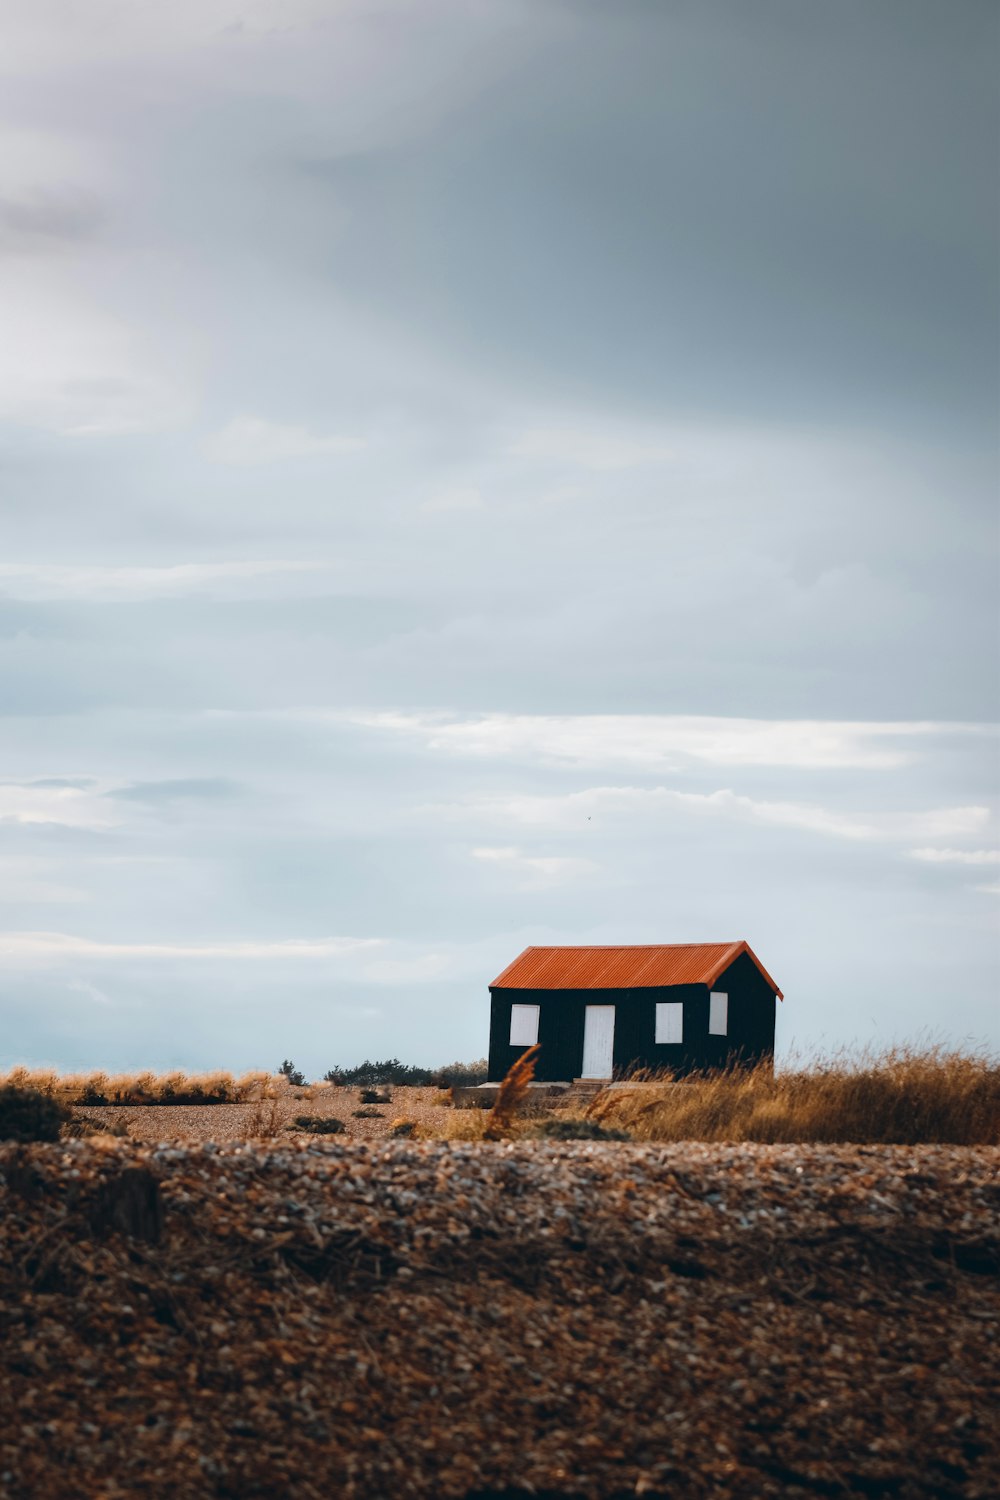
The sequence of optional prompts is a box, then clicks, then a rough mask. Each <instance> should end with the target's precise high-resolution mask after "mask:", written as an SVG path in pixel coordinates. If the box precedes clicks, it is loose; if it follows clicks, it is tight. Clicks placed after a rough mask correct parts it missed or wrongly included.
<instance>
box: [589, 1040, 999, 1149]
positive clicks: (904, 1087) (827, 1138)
mask: <svg viewBox="0 0 1000 1500" xmlns="http://www.w3.org/2000/svg"><path fill="white" fill-rule="evenodd" d="M587 1114H588V1115H589V1117H590V1118H591V1119H596V1120H598V1121H600V1123H601V1124H604V1125H612V1126H616V1127H617V1128H619V1129H622V1130H627V1131H628V1132H629V1134H630V1135H631V1136H632V1137H633V1138H634V1139H635V1140H638V1141H684V1140H698V1141H761V1142H771V1143H777V1142H789V1143H794V1142H807V1141H811V1142H850V1143H854V1144H874V1143H881V1144H886V1145H889V1144H896V1145H918V1144H934V1143H937V1144H941V1145H962V1146H972V1145H997V1144H1000V1060H998V1059H996V1058H991V1057H989V1056H986V1055H983V1054H975V1053H963V1052H948V1051H946V1050H944V1049H943V1048H940V1047H936V1048H931V1049H929V1050H926V1051H918V1050H916V1049H909V1048H897V1049H894V1050H891V1051H888V1052H884V1053H881V1054H874V1053H870V1052H869V1053H863V1054H860V1055H857V1056H855V1057H851V1056H848V1055H842V1056H839V1057H835V1058H833V1059H830V1060H827V1061H819V1062H816V1063H814V1064H813V1065H812V1066H810V1067H803V1068H797V1069H789V1070H787V1071H782V1072H778V1073H775V1072H773V1071H772V1069H771V1067H770V1066H769V1065H767V1066H764V1065H762V1066H760V1067H758V1068H755V1069H752V1070H745V1069H739V1068H733V1069H730V1070H727V1071H725V1072H719V1073H703V1074H695V1075H692V1076H691V1077H689V1078H686V1079H682V1080H678V1081H676V1082H673V1081H670V1080H668V1079H658V1080H654V1081H653V1082H647V1083H640V1084H637V1085H636V1086H635V1087H634V1088H620V1089H610V1090H605V1091H604V1092H603V1093H601V1094H599V1095H598V1096H597V1098H596V1099H595V1100H594V1101H593V1103H592V1104H591V1106H590V1108H589V1110H588V1111H587Z"/></svg>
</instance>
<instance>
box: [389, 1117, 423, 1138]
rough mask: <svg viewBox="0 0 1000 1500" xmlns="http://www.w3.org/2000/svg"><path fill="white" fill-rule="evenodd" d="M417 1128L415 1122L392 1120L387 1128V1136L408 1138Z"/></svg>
mask: <svg viewBox="0 0 1000 1500" xmlns="http://www.w3.org/2000/svg"><path fill="white" fill-rule="evenodd" d="M416 1128H417V1122H416V1120H393V1122H392V1124H391V1125H390V1126H389V1134H390V1135H396V1136H403V1137H409V1136H411V1135H412V1134H413V1132H414V1131H415V1130H416Z"/></svg>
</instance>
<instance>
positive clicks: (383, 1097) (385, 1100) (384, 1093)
mask: <svg viewBox="0 0 1000 1500" xmlns="http://www.w3.org/2000/svg"><path fill="white" fill-rule="evenodd" d="M358 1103H359V1104H391V1103H392V1095H391V1094H390V1093H389V1091H388V1089H359V1090H358Z"/></svg>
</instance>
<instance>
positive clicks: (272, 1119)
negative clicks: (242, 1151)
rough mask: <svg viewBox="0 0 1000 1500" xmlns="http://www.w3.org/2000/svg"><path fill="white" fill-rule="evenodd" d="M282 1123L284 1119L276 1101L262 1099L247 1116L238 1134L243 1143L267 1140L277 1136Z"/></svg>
mask: <svg viewBox="0 0 1000 1500" xmlns="http://www.w3.org/2000/svg"><path fill="white" fill-rule="evenodd" d="M284 1123H285V1117H284V1115H283V1114H282V1112H281V1109H280V1108H279V1106H278V1102H277V1100H275V1099H269V1100H266V1101H265V1100H263V1099H262V1100H260V1102H259V1103H257V1104H255V1105H254V1107H253V1109H252V1110H250V1111H249V1113H248V1114H247V1116H246V1119H245V1120H244V1121H243V1129H242V1131H241V1132H240V1134H241V1135H242V1137H243V1139H244V1140H245V1141H255V1140H261V1139H264V1140H269V1139H273V1137H274V1136H276V1135H278V1134H279V1132H280V1131H281V1129H282V1128H283V1126H284Z"/></svg>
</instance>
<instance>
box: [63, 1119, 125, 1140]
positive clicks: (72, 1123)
mask: <svg viewBox="0 0 1000 1500" xmlns="http://www.w3.org/2000/svg"><path fill="white" fill-rule="evenodd" d="M129 1123H130V1122H129V1117H128V1116H127V1115H115V1116H114V1117H113V1118H110V1119H106V1120H95V1119H94V1117H93V1115H73V1117H72V1118H71V1119H69V1120H67V1121H66V1124H65V1125H64V1126H63V1129H62V1133H63V1135H64V1136H68V1137H69V1138H70V1139H71V1140H80V1139H86V1137H87V1136H91V1135H113V1136H117V1137H119V1138H120V1139H123V1140H127V1139H128V1138H129V1136H130V1135H131V1131H130V1130H129Z"/></svg>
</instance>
